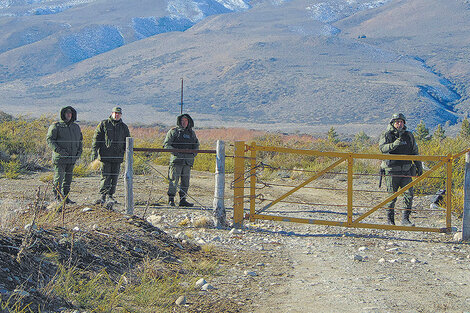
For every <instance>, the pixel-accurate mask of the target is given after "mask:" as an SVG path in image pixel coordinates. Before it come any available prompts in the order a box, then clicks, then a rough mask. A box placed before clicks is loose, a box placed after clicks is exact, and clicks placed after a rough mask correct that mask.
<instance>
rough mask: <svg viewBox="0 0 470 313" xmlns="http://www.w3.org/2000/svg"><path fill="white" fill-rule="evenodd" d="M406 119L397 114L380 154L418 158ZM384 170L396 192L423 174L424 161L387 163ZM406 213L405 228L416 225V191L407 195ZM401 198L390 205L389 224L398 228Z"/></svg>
mask: <svg viewBox="0 0 470 313" xmlns="http://www.w3.org/2000/svg"><path fill="white" fill-rule="evenodd" d="M405 124H406V118H405V116H404V115H403V114H402V113H399V114H393V115H392V118H391V120H390V123H389V125H388V128H387V131H386V132H385V133H383V134H382V136H381V137H380V141H379V148H380V151H381V152H382V153H384V154H408V155H418V145H417V144H416V140H415V138H414V136H413V134H412V133H411V132H409V131H408V130H406V126H405ZM381 167H382V168H383V169H384V170H385V184H386V186H387V191H388V192H389V193H391V194H392V193H395V192H397V191H398V189H399V188H403V187H405V186H406V185H408V184H409V183H411V181H412V176H416V175H418V176H420V175H421V174H422V173H423V165H422V163H421V161H409V160H384V161H382V165H381ZM403 197H404V202H405V210H404V211H403V216H402V225H404V226H414V224H413V223H411V222H410V219H409V217H410V213H411V207H412V204H413V188H410V189H408V190H407V191H405V192H404V193H403ZM396 201H397V198H395V199H393V200H392V201H391V202H390V203H388V208H389V209H388V210H387V221H388V224H390V225H395V210H394V208H395V203H396Z"/></svg>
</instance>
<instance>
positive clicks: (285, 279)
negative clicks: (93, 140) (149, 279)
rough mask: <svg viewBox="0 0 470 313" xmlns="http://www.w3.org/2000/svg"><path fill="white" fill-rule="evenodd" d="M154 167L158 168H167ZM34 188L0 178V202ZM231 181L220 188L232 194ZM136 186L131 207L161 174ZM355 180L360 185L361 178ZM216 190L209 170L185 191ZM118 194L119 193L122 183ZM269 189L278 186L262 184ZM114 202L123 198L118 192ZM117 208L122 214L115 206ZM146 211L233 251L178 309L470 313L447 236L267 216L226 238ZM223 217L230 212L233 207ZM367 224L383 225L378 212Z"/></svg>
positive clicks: (427, 220)
mask: <svg viewBox="0 0 470 313" xmlns="http://www.w3.org/2000/svg"><path fill="white" fill-rule="evenodd" d="M160 170H161V171H162V172H163V173H164V171H165V169H164V167H162V168H160ZM339 183H341V182H339ZM41 184H42V183H40V182H39V177H38V175H33V176H27V177H23V179H22V180H13V181H11V180H5V179H0V186H1V195H0V199H2V208H3V209H4V210H8V208H9V207H11V208H13V207H14V205H13V204H14V203H26V202H28V201H30V200H31V199H33V197H34V190H35V189H36V187H37V186H39V185H41ZM329 184H334V179H329V180H325V181H323V185H325V186H327V185H329ZM228 185H229V184H227V191H226V192H227V194H228V195H230V193H231V192H232V191H231V190H230V189H229V186H228ZM97 186H98V177H96V176H95V177H87V178H78V179H76V180H75V181H74V183H73V186H72V194H71V198H72V199H74V200H75V201H77V202H78V203H79V204H80V203H82V204H87V203H91V202H92V201H93V200H94V199H95V197H96V196H97V194H96V192H95V193H93V190H96V189H97ZM135 186H136V195H135V198H136V201H137V202H138V203H143V204H145V202H146V201H148V200H149V203H156V202H158V200H160V201H163V199H166V197H164V195H165V194H166V185H165V183H164V181H163V179H160V178H157V177H154V178H151V177H137V178H136V183H135ZM361 186H363V187H364V188H366V187H367V183H366V182H363V183H362V185H361ZM213 189H214V188H213V178H212V176H211V174H207V173H194V175H193V177H192V187H191V189H190V191H191V192H192V194H193V195H195V194H197V197H195V198H197V200H198V202H200V203H201V204H203V205H204V206H207V207H210V206H211V203H212V196H213ZM150 190H151V191H150ZM19 191H23V192H19ZM315 192H318V191H315ZM315 192H314V191H311V192H305V194H301V193H300V194H299V195H297V197H298V198H297V200H305V201H306V202H308V201H312V199H311V198H314V199H315V200H317V201H319V200H318V199H321V200H322V201H325V200H330V201H337V200H338V198H339V195H338V194H337V193H335V192H327V191H320V192H319V194H316V193H315ZM118 193H119V194H121V195H122V194H123V189H122V184H120V186H119V188H118ZM269 193H272V194H273V195H275V194H277V193H279V192H278V191H275V190H267V191H266V194H269ZM162 197H163V198H162ZM12 199H16V200H15V201H13V200H12ZM366 200H367V199H366ZM428 200H429V199H427V198H422V199H417V201H415V206H416V207H424V206H426V205H427V203H428ZM118 201H119V202H120V203H123V202H124V199H123V197H118ZM367 201H368V200H367ZM226 206H227V207H231V206H232V201H230V200H228V201H227V202H226ZM116 209H117V210H118V211H120V212H124V208H123V206H122V204H120V205H118V206H117V207H116ZM145 210H146V206H145V205H142V206H138V207H137V208H136V211H135V213H136V214H137V215H138V216H142V214H143V212H144V211H145ZM326 211H328V210H324V211H321V210H317V211H315V210H312V209H308V208H307V207H306V206H305V205H301V204H284V205H283V206H280V208H279V209H278V212H280V214H286V215H292V214H293V215H295V216H304V217H317V216H318V215H319V214H320V215H323V214H324V212H326ZM146 214H147V216H148V215H150V214H154V215H159V216H163V217H164V220H163V222H162V223H160V224H158V225H156V226H158V227H160V228H161V229H163V230H164V231H166V232H167V233H169V234H172V235H177V234H178V233H179V235H181V233H188V232H190V233H191V237H192V238H191V240H194V241H198V240H199V242H200V244H203V243H206V244H211V245H213V246H215V247H216V249H220V250H219V251H221V253H222V254H223V255H229V256H230V257H228V258H227V260H229V262H231V263H228V264H226V265H225V267H224V272H223V275H221V276H219V277H217V278H215V279H214V281H213V282H211V283H212V284H214V286H216V287H217V288H218V289H216V290H214V291H212V292H211V295H210V298H208V297H207V296H199V297H193V298H189V299H188V303H189V305H188V306H187V307H185V308H184V310H187V311H201V310H202V311H204V309H203V308H205V309H207V306H206V305H203V304H202V303H204V301H206V302H207V301H208V299H212V300H211V301H213V300H214V299H219V300H220V299H222V300H223V299H226V300H227V301H231V302H233V303H234V305H233V306H232V309H233V311H240V312H470V275H468V273H469V270H470V245H469V244H466V243H456V242H453V239H452V234H438V233H421V232H403V231H385V230H371V229H348V228H341V227H328V226H318V225H301V224H292V223H285V222H270V221H265V222H262V221H258V222H257V223H249V222H246V223H245V226H246V228H245V229H243V230H242V231H241V232H240V233H237V232H235V233H233V234H230V233H229V230H217V229H211V228H202V229H201V228H195V227H194V226H193V224H189V225H188V226H183V227H181V226H178V222H180V221H181V220H183V219H184V218H186V217H189V219H190V220H192V221H195V220H197V219H198V218H199V217H201V216H210V211H208V210H204V209H199V210H178V209H167V208H163V207H158V206H153V207H152V206H150V207H149V208H147V213H146ZM227 215H228V217H229V218H230V217H231V211H230V210H228V213H227ZM338 216H339V217H337V218H344V216H342V215H338ZM413 218H414V220H415V221H416V222H417V223H418V224H419V225H432V226H440V225H442V224H443V220H442V217H441V216H440V215H437V214H434V213H419V214H414V215H413V216H412V219H413ZM373 220H374V221H375V222H378V223H380V222H382V223H383V222H384V220H383V218H382V216H380V214H375V215H374V219H373ZM459 223H461V221H459V220H457V219H456V218H454V220H453V226H455V227H457V228H460V227H461V225H460V224H459ZM248 272H253V273H255V275H253V276H251V275H250V274H249V273H248ZM204 299H205V300H204ZM209 302H210V301H209Z"/></svg>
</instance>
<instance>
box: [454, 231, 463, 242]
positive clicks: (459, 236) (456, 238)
mask: <svg viewBox="0 0 470 313" xmlns="http://www.w3.org/2000/svg"><path fill="white" fill-rule="evenodd" d="M462 234H463V233H462V232H461V231H459V232H456V233H455V234H454V241H456V242H459V241H462Z"/></svg>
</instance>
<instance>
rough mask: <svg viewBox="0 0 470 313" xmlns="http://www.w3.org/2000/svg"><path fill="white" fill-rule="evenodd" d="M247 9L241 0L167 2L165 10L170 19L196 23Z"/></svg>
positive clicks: (174, 0)
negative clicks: (217, 15) (218, 15)
mask: <svg viewBox="0 0 470 313" xmlns="http://www.w3.org/2000/svg"><path fill="white" fill-rule="evenodd" d="M248 8H249V5H248V3H247V2H246V1H243V0H194V1H186V0H169V1H168V6H167V10H168V12H169V14H170V17H172V18H176V19H187V20H190V21H191V22H193V23H197V22H199V21H201V20H202V19H204V18H206V17H207V16H210V15H214V14H224V13H230V12H234V11H242V10H246V9H248Z"/></svg>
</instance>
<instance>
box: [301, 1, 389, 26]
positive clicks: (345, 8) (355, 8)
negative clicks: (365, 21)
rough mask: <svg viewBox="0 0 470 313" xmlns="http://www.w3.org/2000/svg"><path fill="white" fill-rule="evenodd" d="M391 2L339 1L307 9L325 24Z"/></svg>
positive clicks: (315, 18)
mask: <svg viewBox="0 0 470 313" xmlns="http://www.w3.org/2000/svg"><path fill="white" fill-rule="evenodd" d="M390 1H391V0H375V1H365V0H337V1H328V2H320V3H314V4H312V5H310V6H308V7H307V8H306V9H307V11H309V12H310V16H311V18H312V19H314V20H316V21H320V22H323V23H332V22H335V21H338V20H340V19H343V18H345V17H348V16H351V15H353V14H355V13H357V12H359V11H364V10H369V9H374V8H377V7H380V6H382V5H384V4H386V3H388V2H390ZM315 2H317V1H315Z"/></svg>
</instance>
